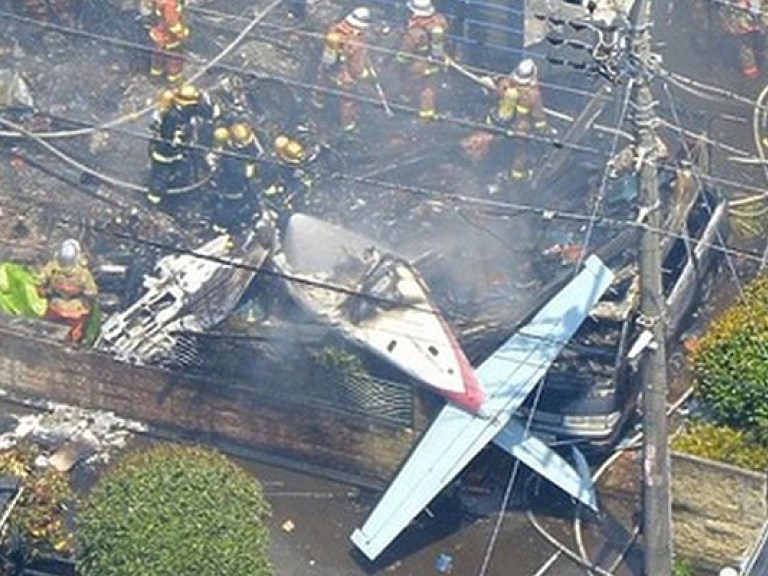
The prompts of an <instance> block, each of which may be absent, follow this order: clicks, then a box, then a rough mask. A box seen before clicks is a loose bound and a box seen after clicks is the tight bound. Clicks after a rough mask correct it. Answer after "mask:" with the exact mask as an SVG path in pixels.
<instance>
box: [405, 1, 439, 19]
mask: <svg viewBox="0 0 768 576" xmlns="http://www.w3.org/2000/svg"><path fill="white" fill-rule="evenodd" d="M408 9H409V10H410V11H411V12H413V14H414V16H432V14H434V13H435V7H434V6H433V5H432V0H408Z"/></svg>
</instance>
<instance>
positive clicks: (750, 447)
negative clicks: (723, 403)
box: [672, 422, 768, 472]
mask: <svg viewBox="0 0 768 576" xmlns="http://www.w3.org/2000/svg"><path fill="white" fill-rule="evenodd" d="M672 447H673V448H674V449H675V450H678V451H680V452H685V453H686V454H692V455H694V456H701V457H702V458H709V459H711V460H717V461H719V462H725V463H726V464H733V465H734V466H739V467H740V468H748V469H750V470H757V471H760V472H762V471H764V470H765V469H766V468H767V467H768V448H765V447H763V446H758V445H756V444H754V443H753V442H750V440H749V438H748V437H747V436H746V435H745V434H744V433H743V432H740V431H739V430H734V429H733V428H729V427H728V426H716V425H714V424H707V423H703V422H698V423H697V422H693V423H690V424H689V425H688V429H687V430H686V431H685V432H684V433H683V434H680V435H679V436H677V437H675V438H674V439H673V440H672Z"/></svg>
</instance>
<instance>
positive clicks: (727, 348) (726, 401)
mask: <svg viewBox="0 0 768 576" xmlns="http://www.w3.org/2000/svg"><path fill="white" fill-rule="evenodd" d="M693 367H694V372H695V374H696V381H697V393H698V395H699V396H700V397H701V399H702V400H703V401H704V403H705V404H706V405H707V407H708V408H710V409H711V411H712V415H713V417H714V419H715V421H716V422H717V423H720V424H726V425H728V426H735V427H739V428H740V429H743V430H745V431H746V432H747V433H748V434H750V435H752V436H753V437H754V438H757V439H760V440H762V441H764V440H766V439H768V275H763V276H761V277H759V278H757V279H756V280H754V281H753V282H751V283H750V284H748V285H747V287H746V288H745V298H744V299H743V301H740V302H738V303H737V304H735V305H733V306H731V307H730V308H728V309H727V310H726V311H725V312H724V313H723V314H722V315H721V316H720V317H719V318H717V319H716V320H715V321H714V322H713V324H712V325H711V326H710V328H709V329H708V330H707V332H706V334H705V335H704V337H703V338H702V339H701V341H700V342H699V344H698V346H697V348H696V350H695V352H694V355H693Z"/></svg>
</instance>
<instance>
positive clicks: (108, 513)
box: [78, 445, 274, 576]
mask: <svg viewBox="0 0 768 576" xmlns="http://www.w3.org/2000/svg"><path fill="white" fill-rule="evenodd" d="M269 515H270V508H269V505H268V504H267V502H266V500H265V499H264V495H263V492H262V489H261V485H260V484H259V483H258V482H257V481H256V480H255V479H254V478H252V477H251V476H250V475H249V474H248V473H247V472H246V471H245V470H243V469H242V468H240V467H239V466H237V465H235V464H234V463H232V462H231V461H229V460H228V459H227V458H225V457H224V456H222V455H220V454H218V453H216V452H211V451H208V450H204V449H201V448H194V447H181V446H174V445H160V446H157V447H154V448H152V449H150V450H147V451H144V452H138V453H134V454H132V455H130V456H129V457H127V458H126V459H125V460H123V461H122V462H121V463H120V464H118V465H117V466H116V467H115V468H114V469H113V470H111V471H110V472H109V473H108V474H107V475H106V476H105V477H104V478H102V479H101V480H100V481H99V482H98V483H97V484H96V486H95V487H94V489H93V491H92V493H91V495H90V497H89V499H88V502H87V504H86V506H85V508H84V509H83V511H82V512H81V514H80V516H79V519H78V526H79V529H80V531H79V536H80V542H81V545H82V550H81V556H80V563H79V565H78V570H79V573H80V574H83V575H85V576H123V575H124V576H135V575H136V574H142V575H143V576H166V575H168V576H171V575H173V576H197V575H200V574H205V575H207V576H218V575H221V576H229V575H231V574H237V575H238V576H272V575H273V574H274V572H273V569H272V566H271V563H270V561H269V558H268V549H269V533H268V531H267V527H266V525H265V523H264V521H265V519H266V518H267V517H268V516H269Z"/></svg>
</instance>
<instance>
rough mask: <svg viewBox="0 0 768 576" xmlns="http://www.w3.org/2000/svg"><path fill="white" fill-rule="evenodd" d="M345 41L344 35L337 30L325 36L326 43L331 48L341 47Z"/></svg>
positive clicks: (337, 48)
mask: <svg viewBox="0 0 768 576" xmlns="http://www.w3.org/2000/svg"><path fill="white" fill-rule="evenodd" d="M343 43H344V36H343V35H342V34H341V33H339V32H336V31H331V32H329V33H328V35H327V36H326V37H325V45H326V46H328V48H330V49H331V50H339V49H341V45H342V44H343Z"/></svg>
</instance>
